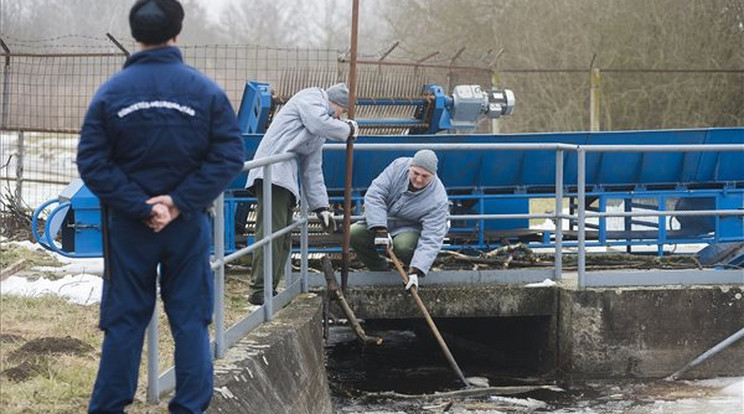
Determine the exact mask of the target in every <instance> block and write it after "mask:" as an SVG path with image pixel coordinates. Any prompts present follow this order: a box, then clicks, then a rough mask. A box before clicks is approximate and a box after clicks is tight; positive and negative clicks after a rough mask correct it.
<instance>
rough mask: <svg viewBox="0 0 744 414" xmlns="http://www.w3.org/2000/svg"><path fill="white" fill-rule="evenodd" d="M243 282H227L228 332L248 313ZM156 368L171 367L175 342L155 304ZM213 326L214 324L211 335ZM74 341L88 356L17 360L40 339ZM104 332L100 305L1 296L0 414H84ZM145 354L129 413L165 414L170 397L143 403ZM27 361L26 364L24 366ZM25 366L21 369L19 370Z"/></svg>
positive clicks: (55, 355) (50, 355) (52, 298)
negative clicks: (21, 374)
mask: <svg viewBox="0 0 744 414" xmlns="http://www.w3.org/2000/svg"><path fill="white" fill-rule="evenodd" d="M246 291H247V286H246V282H245V281H244V280H243V279H241V278H239V277H235V276H232V277H228V278H227V281H226V297H225V306H226V309H225V319H226V325H227V326H228V327H229V326H231V325H232V324H233V323H235V322H236V321H237V320H239V319H240V318H241V317H242V316H243V315H245V313H246V309H247V306H248V303H247V301H246V300H245V294H246ZM159 317H160V318H159V319H160V324H159V327H160V335H159V344H158V352H159V357H160V358H159V369H160V372H163V371H165V370H166V369H167V368H169V367H170V366H171V365H172V359H173V339H172V337H171V335H170V331H169V329H168V325H167V320H166V317H165V312H164V311H163V309H162V305H159ZM213 327H214V324H213V325H212V330H213ZM49 337H53V338H57V339H65V338H66V339H68V340H70V339H73V340H75V341H76V342H77V341H79V342H80V343H82V344H85V345H86V348H87V346H89V347H90V350H89V351H87V352H81V353H77V354H75V353H69V352H68V353H62V352H60V353H57V352H53V353H50V352H45V353H42V352H40V353H38V354H34V355H29V354H25V356H19V355H18V352H19V349H20V348H21V347H22V346H24V344H29V342H31V341H33V340H35V339H37V340H38V339H40V338H49ZM102 341H103V333H102V332H101V331H100V330H99V329H98V306H97V305H94V306H82V305H75V304H70V303H67V302H66V301H65V300H64V299H61V298H58V297H55V296H44V297H37V298H26V297H20V296H11V295H4V296H2V297H0V371H1V372H2V373H3V374H2V375H0V412H2V413H4V414H16V413H39V412H44V413H80V412H84V411H85V409H86V406H87V403H88V399H89V398H90V393H91V390H92V388H93V382H94V381H95V376H96V372H97V370H98V361H99V357H100V349H101V343H102ZM146 355H147V353H146V352H143V355H142V363H141V365H140V378H139V388H138V392H137V395H136V398H135V403H134V404H132V405H131V406H130V407H129V409H128V412H129V413H132V414H156V413H158V414H159V413H167V409H166V406H167V402H168V397H165V398H163V401H162V402H161V403H160V404H159V405H157V406H154V405H151V404H148V403H146V402H145V390H146V387H147V380H146V375H147V370H146V361H147V360H146ZM24 362H25V364H24ZM22 364H24V365H23V366H21V365H22ZM19 367H20V368H32V369H30V370H27V371H30V377H29V378H28V379H26V380H24V381H14V380H12V379H10V378H9V376H8V374H7V372H6V370H9V369H14V368H16V369H18V368H19Z"/></svg>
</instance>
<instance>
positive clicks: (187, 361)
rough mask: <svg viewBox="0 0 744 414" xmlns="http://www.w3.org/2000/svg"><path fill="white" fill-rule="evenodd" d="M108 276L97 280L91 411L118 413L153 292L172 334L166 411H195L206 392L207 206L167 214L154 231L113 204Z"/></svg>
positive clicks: (132, 379)
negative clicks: (171, 382) (169, 218)
mask: <svg viewBox="0 0 744 414" xmlns="http://www.w3.org/2000/svg"><path fill="white" fill-rule="evenodd" d="M108 233H109V242H110V252H109V257H108V260H107V264H106V265H107V266H109V267H110V268H109V270H110V279H109V280H104V284H103V297H102V299H101V312H100V327H101V329H102V330H103V331H104V339H103V349H102V352H101V362H100V366H99V369H98V376H97V378H96V383H95V386H94V389H93V395H92V396H91V400H90V405H89V407H88V410H89V412H90V413H123V412H124V407H125V406H126V405H128V404H130V403H131V402H132V401H133V399H134V394H135V391H136V389H137V376H138V371H139V365H140V359H141V355H142V345H143V341H144V336H145V329H146V327H147V324H148V323H149V321H150V318H151V317H152V313H153V309H154V306H155V299H156V279H157V267H158V265H160V273H161V275H160V295H161V298H162V300H163V303H164V305H165V312H166V314H167V315H168V321H169V323H170V328H171V332H172V334H173V338H174V341H175V347H176V350H175V366H176V368H175V371H176V393H175V396H174V397H173V399H172V400H171V401H170V404H169V405H168V409H169V411H170V412H171V413H202V412H204V410H206V408H207V406H208V405H209V401H210V399H211V397H212V384H213V378H212V377H213V369H212V357H211V351H210V348H209V331H208V325H209V324H210V323H211V321H212V311H213V306H214V279H213V274H212V271H211V269H210V265H209V246H210V225H209V221H208V216H207V214H206V213H202V214H198V215H196V216H194V217H191V218H190V220H186V219H184V218H183V217H180V218H179V219H177V220H175V221H173V222H171V223H170V224H169V225H168V226H167V227H165V229H163V230H162V231H161V232H160V233H154V232H153V231H152V230H150V229H149V228H148V227H147V226H146V225H144V224H143V223H141V222H139V221H137V220H132V219H129V218H126V217H124V216H123V215H121V214H116V212H112V214H111V215H110V218H109V231H108Z"/></svg>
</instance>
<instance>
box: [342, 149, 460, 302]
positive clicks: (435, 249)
mask: <svg viewBox="0 0 744 414" xmlns="http://www.w3.org/2000/svg"><path fill="white" fill-rule="evenodd" d="M437 163H438V160H437V156H436V154H435V153H434V152H433V151H431V150H421V151H419V152H417V153H416V155H414V156H413V158H409V157H402V158H398V159H396V160H394V161H393V162H392V163H391V164H390V165H389V166H388V167H387V168H385V170H384V171H383V172H382V173H381V174H380V175H379V176H377V178H375V179H374V181H372V184H371V185H370V187H369V189H368V190H367V193H366V194H365V195H364V220H362V221H359V222H357V223H354V225H353V226H351V246H352V247H353V248H354V251H355V252H356V255H357V257H358V258H359V260H361V261H362V263H364V264H365V265H366V266H367V267H368V268H369V269H370V270H373V271H380V270H388V268H389V266H388V263H387V261H386V260H385V258H384V257H382V256H380V254H379V253H378V251H377V247H378V246H380V245H382V246H384V247H386V246H387V245H389V244H390V243H392V245H393V252H395V255H396V256H397V257H398V258H399V259H400V260H401V261H402V262H403V264H405V265H407V266H408V276H409V283H408V285H406V289H410V287H411V286H416V287H417V288H418V278H419V277H424V276H426V273H427V272H428V271H429V269H430V268H431V265H432V263H434V259H436V258H437V254H438V253H439V250H440V249H441V247H442V242H443V241H444V236H445V235H446V234H447V217H448V214H449V204H448V201H447V190H446V189H445V188H444V185H443V184H442V181H441V180H440V179H439V177H438V176H437Z"/></svg>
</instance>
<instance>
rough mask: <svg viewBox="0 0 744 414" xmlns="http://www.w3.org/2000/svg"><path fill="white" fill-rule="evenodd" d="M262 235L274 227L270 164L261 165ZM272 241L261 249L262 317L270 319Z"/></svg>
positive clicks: (270, 231)
mask: <svg viewBox="0 0 744 414" xmlns="http://www.w3.org/2000/svg"><path fill="white" fill-rule="evenodd" d="M263 169H264V170H263V172H264V173H263V237H264V238H266V237H267V235H269V234H273V233H274V228H273V227H272V225H271V222H272V217H273V215H274V214H273V211H272V200H271V188H272V187H273V184H272V181H271V164H268V165H266V166H264V167H263ZM273 244H274V241H273V240H269V242H268V243H266V244H264V245H263V247H262V249H263V265H264V274H263V277H264V304H263V306H264V319H265V320H266V321H270V320H271V319H272V317H273V315H274V309H273V308H274V306H273V303H272V301H273V300H274V279H273V275H274V269H273V266H272V262H273V258H272V257H271V247H272V246H273Z"/></svg>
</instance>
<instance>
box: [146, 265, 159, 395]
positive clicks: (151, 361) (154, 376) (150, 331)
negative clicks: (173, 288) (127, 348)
mask: <svg viewBox="0 0 744 414" xmlns="http://www.w3.org/2000/svg"><path fill="white" fill-rule="evenodd" d="M158 274H160V269H158ZM158 279H160V278H158ZM158 336H159V335H158V303H157V300H156V301H155V309H153V310H152V318H150V324H149V325H147V402H149V403H151V404H157V403H158V401H160V386H159V384H158V377H159V375H158V370H159V369H158Z"/></svg>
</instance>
